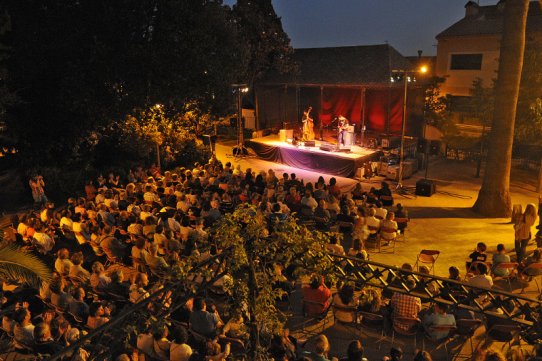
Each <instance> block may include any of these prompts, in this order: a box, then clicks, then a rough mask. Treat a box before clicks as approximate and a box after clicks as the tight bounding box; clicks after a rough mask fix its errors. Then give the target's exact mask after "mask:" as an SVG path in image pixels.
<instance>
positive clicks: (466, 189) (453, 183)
mask: <svg viewBox="0 0 542 361" xmlns="http://www.w3.org/2000/svg"><path fill="white" fill-rule="evenodd" d="M217 156H218V158H219V159H221V160H223V161H227V160H229V161H231V162H232V163H233V164H240V165H241V167H242V169H246V168H247V167H251V168H252V169H253V170H267V169H269V168H272V169H274V170H275V171H276V172H278V173H279V174H281V173H283V172H288V173H291V172H295V173H296V174H297V175H298V178H303V179H305V181H315V180H316V179H317V178H318V177H319V176H320V175H321V174H320V173H316V172H309V171H304V170H299V169H294V168H291V167H288V166H285V165H281V164H275V163H271V162H266V161H263V160H260V159H256V158H254V157H247V158H243V159H236V158H234V157H232V156H231V144H229V145H228V144H222V145H218V146H217ZM474 175H475V165H474V164H470V163H462V162H458V161H450V160H442V159H434V160H433V161H432V162H431V164H430V167H429V171H428V178H430V179H433V180H435V181H436V185H437V193H436V194H434V195H433V196H432V197H416V196H415V195H413V194H405V195H397V194H396V195H394V198H395V202H396V203H398V202H400V203H402V204H403V206H405V207H406V208H407V209H408V210H409V213H410V216H411V218H412V221H411V222H410V223H409V226H408V231H407V242H406V243H398V245H397V247H396V250H395V253H394V254H391V253H374V252H373V253H371V260H374V261H377V262H382V263H386V264H392V265H401V264H403V263H405V262H408V263H411V264H414V263H415V261H416V256H417V254H418V253H419V252H420V250H422V249H438V250H440V252H441V254H440V257H439V258H438V260H437V263H436V266H435V270H436V274H437V275H440V276H447V274H448V268H449V267H450V266H451V265H455V266H457V267H458V268H459V269H460V270H461V272H462V273H463V274H464V272H465V260H466V258H467V257H468V255H469V254H470V253H471V252H472V251H473V249H474V248H475V247H476V243H477V242H480V241H482V242H485V243H486V244H487V245H488V253H492V252H494V251H495V250H496V246H497V244H499V243H503V244H504V245H505V246H506V247H507V249H508V250H509V251H511V252H512V253H511V254H513V248H514V247H513V246H514V234H513V228H512V225H511V224H510V219H502V218H501V219H499V218H497V219H495V218H481V217H480V216H478V215H477V214H475V213H474V212H472V210H471V207H472V205H473V204H474V202H475V200H476V197H477V193H478V190H479V189H480V185H481V179H480V178H475V177H474ZM423 176H424V173H423V172H418V173H417V174H415V176H413V177H412V178H411V179H408V180H405V181H404V185H405V187H406V188H407V189H413V187H414V186H415V183H416V181H417V180H419V179H420V178H423ZM324 177H325V178H326V180H327V179H329V178H330V177H331V175H329V176H326V175H324ZM336 178H337V179H338V182H339V184H341V186H342V187H343V188H344V189H351V188H352V187H353V186H354V185H355V183H357V182H358V181H357V180H353V179H346V178H340V177H336ZM381 179H382V178H377V179H373V180H371V181H369V182H367V181H363V182H362V185H363V187H364V189H367V190H368V189H369V188H370V187H372V186H378V185H379V182H380V180H381ZM535 184H536V174H534V173H532V172H526V171H522V170H518V169H514V170H513V176H512V180H511V194H512V202H513V204H521V205H522V206H523V208H525V206H526V204H527V203H535V204H538V195H537V193H536V192H535V189H536V186H535ZM532 233H533V235H534V234H535V233H536V229H535V228H534V227H533V230H532ZM344 246H345V248H346V247H349V246H350V245H348V244H346V245H344ZM533 248H534V245H530V246H529V250H532V249H533ZM514 288H515V291H514V292H519V291H520V290H521V287H520V285H518V284H516V285H514ZM528 291H529V292H531V293H529V296H531V297H536V296H537V294H536V293H535V292H536V288H535V289H534V290H533V289H532V288H530V289H528ZM296 304H297V305H299V303H298V302H296ZM293 313H294V314H295V315H299V313H300V310H299V309H295V308H294V310H293ZM332 323H333V322H331V324H332ZM321 326H323V325H321V324H318V325H317V328H318V327H319V328H320V330H321V329H322V328H323V327H321ZM352 331H353V330H349V331H347V330H346V329H345V328H344V326H342V325H333V327H330V328H327V329H326V330H325V334H327V335H328V336H329V337H330V340H331V343H332V354H334V355H338V356H340V355H344V354H345V350H346V346H347V344H348V342H349V341H350V340H352V339H355V338H357V337H360V335H359V333H352ZM356 332H359V331H356ZM480 332H483V329H482V330H481V331H480ZM478 336H481V334H480V335H478ZM361 338H362V339H363V343H364V344H365V345H366V348H367V350H368V352H369V354H370V355H371V357H369V359H370V360H379V359H380V358H381V356H382V355H385V353H386V352H387V351H389V347H390V342H389V340H388V341H387V342H384V343H383V345H382V350H378V348H377V347H376V344H375V342H374V341H375V339H374V338H373V337H369V336H368V335H367V334H362V335H361ZM479 340H480V339H479V338H478V339H477V341H479ZM308 345H309V346H308V347H309V348H310V343H309V344H308ZM403 346H404V347H406V349H407V350H408V353H410V355H407V356H406V358H405V359H406V360H410V359H411V355H412V354H413V353H414V340H413V339H408V340H406V342H403ZM500 346H501V345H499V348H500ZM420 347H421V345H420V344H418V348H420ZM431 348H432V347H430V346H428V347H426V349H431ZM467 348H470V346H469V347H467ZM465 351H469V350H465ZM433 356H434V359H436V360H441V359H446V355H445V353H444V351H443V350H439V351H437V352H435V353H434V354H433Z"/></svg>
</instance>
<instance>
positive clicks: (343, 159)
mask: <svg viewBox="0 0 542 361" xmlns="http://www.w3.org/2000/svg"><path fill="white" fill-rule="evenodd" d="M246 144H247V146H248V147H250V148H252V149H253V150H254V152H255V153H256V155H257V156H258V157H259V158H262V159H265V160H267V161H272V162H277V163H282V164H286V165H289V166H292V167H297V168H301V169H306V170H312V171H319V172H323V173H326V174H333V175H339V176H342V177H350V178H351V177H354V175H355V174H356V170H357V169H358V168H361V167H363V164H364V163H365V162H368V161H375V160H378V159H379V157H380V156H381V154H382V152H380V151H379V150H375V149H368V148H363V147H360V146H357V145H353V146H351V147H350V150H347V149H339V150H334V151H327V150H322V149H320V146H321V145H330V143H327V142H320V141H315V146H314V147H306V146H304V145H292V144H290V143H286V142H283V141H280V140H279V137H278V135H270V136H267V137H262V138H255V139H251V140H249V141H247V142H246ZM331 147H333V148H335V147H336V144H333V145H331ZM331 147H330V148H331Z"/></svg>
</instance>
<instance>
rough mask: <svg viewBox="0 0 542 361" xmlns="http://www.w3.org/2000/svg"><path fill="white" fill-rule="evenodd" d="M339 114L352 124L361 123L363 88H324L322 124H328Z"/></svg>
mask: <svg viewBox="0 0 542 361" xmlns="http://www.w3.org/2000/svg"><path fill="white" fill-rule="evenodd" d="M338 115H342V116H344V117H346V118H347V119H348V120H349V121H350V124H352V123H354V124H360V123H361V89H345V88H342V89H341V88H325V89H324V92H323V99H322V112H321V114H320V120H321V121H322V124H323V125H328V124H329V123H331V121H332V120H333V118H334V117H335V116H338Z"/></svg>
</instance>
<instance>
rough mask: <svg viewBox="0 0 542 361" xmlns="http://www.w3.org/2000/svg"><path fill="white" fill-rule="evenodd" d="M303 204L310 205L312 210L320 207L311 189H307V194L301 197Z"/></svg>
mask: <svg viewBox="0 0 542 361" xmlns="http://www.w3.org/2000/svg"><path fill="white" fill-rule="evenodd" d="M301 205H302V206H305V207H309V208H310V209H311V210H312V211H314V210H315V209H316V207H318V202H317V201H316V199H314V197H313V196H312V193H311V191H310V190H308V189H307V190H306V191H305V195H304V196H303V198H301Z"/></svg>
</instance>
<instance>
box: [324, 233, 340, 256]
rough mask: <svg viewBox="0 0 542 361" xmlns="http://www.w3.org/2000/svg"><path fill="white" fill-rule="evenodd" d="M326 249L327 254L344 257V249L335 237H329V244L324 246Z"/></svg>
mask: <svg viewBox="0 0 542 361" xmlns="http://www.w3.org/2000/svg"><path fill="white" fill-rule="evenodd" d="M326 249H327V250H328V252H331V253H335V254H338V255H341V256H342V255H344V248H343V246H341V245H340V244H339V240H338V239H337V237H336V236H331V237H330V238H329V244H326Z"/></svg>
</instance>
